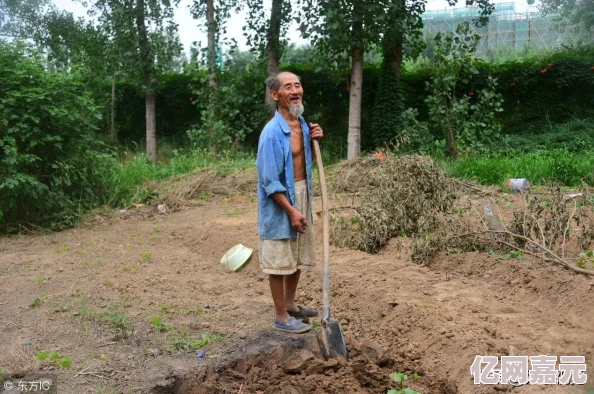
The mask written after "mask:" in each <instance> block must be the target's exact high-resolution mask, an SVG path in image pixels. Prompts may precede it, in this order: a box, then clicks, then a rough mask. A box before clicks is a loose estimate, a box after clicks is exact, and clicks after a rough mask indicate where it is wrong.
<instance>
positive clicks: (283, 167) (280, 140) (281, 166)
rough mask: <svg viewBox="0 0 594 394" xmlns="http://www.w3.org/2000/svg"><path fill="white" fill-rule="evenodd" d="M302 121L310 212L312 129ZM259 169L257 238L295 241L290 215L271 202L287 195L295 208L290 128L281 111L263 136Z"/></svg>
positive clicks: (259, 147) (260, 142) (258, 156)
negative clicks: (310, 134) (274, 196)
mask: <svg viewBox="0 0 594 394" xmlns="http://www.w3.org/2000/svg"><path fill="white" fill-rule="evenodd" d="M299 121H300V122H301V130H302V132H303V144H304V150H305V173H306V177H307V193H308V196H309V204H310V212H311V202H312V192H311V177H312V174H311V173H312V153H311V139H310V137H309V127H308V126H307V124H306V123H305V120H304V119H303V117H301V116H300V117H299ZM256 169H257V170H258V234H260V236H261V237H262V238H264V239H285V238H295V237H296V236H297V230H295V229H294V228H293V227H292V226H291V220H290V218H289V215H287V213H286V212H285V210H284V209H283V208H282V207H281V206H280V205H279V204H278V203H277V202H276V201H274V199H273V198H272V195H273V194H274V193H284V194H285V196H286V197H287V200H288V201H289V203H290V204H291V205H292V206H293V207H295V177H294V175H293V154H292V152H291V128H290V127H289V125H288V124H287V122H286V121H285V119H284V118H283V117H282V116H281V114H280V113H279V112H278V111H276V113H275V114H274V118H272V119H271V120H270V121H269V122H268V123H267V124H266V126H264V129H263V130H262V134H260V140H259V142H258V155H257V157H256ZM307 219H309V218H306V220H307ZM308 224H309V225H312V224H313V223H308Z"/></svg>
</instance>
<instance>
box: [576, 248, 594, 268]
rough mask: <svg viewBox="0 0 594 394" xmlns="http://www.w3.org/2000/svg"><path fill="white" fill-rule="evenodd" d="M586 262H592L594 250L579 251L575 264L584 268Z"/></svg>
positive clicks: (593, 260)
mask: <svg viewBox="0 0 594 394" xmlns="http://www.w3.org/2000/svg"><path fill="white" fill-rule="evenodd" d="M588 263H590V264H594V250H589V251H587V252H582V253H580V254H579V259H578V261H577V262H576V265H577V266H578V267H580V268H586V265H587V264H588Z"/></svg>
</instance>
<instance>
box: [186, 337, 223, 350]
mask: <svg viewBox="0 0 594 394" xmlns="http://www.w3.org/2000/svg"><path fill="white" fill-rule="evenodd" d="M222 340H223V337H221V336H219V335H215V334H210V333H204V334H202V335H201V336H200V339H196V340H194V341H192V343H191V346H192V349H200V348H203V347H204V346H206V345H210V344H213V343H217V342H221V341H222Z"/></svg>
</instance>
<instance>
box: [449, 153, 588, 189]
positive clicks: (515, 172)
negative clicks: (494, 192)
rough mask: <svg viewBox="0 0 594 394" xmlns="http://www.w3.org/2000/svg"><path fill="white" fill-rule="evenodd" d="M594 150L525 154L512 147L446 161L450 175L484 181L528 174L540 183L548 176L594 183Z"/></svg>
mask: <svg viewBox="0 0 594 394" xmlns="http://www.w3.org/2000/svg"><path fill="white" fill-rule="evenodd" d="M592 153H593V152H592V151H584V152H581V153H571V152H568V151H566V150H564V149H556V150H552V151H540V152H536V153H524V154H523V153H520V152H513V151H511V152H508V153H506V154H485V155H482V156H480V157H476V156H469V157H465V158H462V159H459V160H456V161H450V160H447V161H444V164H445V167H446V170H447V171H448V173H449V174H450V175H452V176H454V177H456V178H464V179H472V180H475V181H477V182H479V183H481V184H484V185H504V184H505V182H506V180H507V179H509V178H528V179H530V181H531V182H532V183H533V184H536V185H544V184H545V180H548V181H551V182H555V183H557V184H559V185H563V186H574V187H577V186H581V185H582V183H587V184H589V185H592V184H594V173H593V172H592V168H594V157H593V155H592Z"/></svg>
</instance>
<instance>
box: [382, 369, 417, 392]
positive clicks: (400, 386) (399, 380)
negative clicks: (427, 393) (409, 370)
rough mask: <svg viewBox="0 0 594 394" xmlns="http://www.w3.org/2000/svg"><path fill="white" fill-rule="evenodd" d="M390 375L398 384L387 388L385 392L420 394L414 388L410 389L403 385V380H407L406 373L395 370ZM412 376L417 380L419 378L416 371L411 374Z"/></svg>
mask: <svg viewBox="0 0 594 394" xmlns="http://www.w3.org/2000/svg"><path fill="white" fill-rule="evenodd" d="M390 377H391V378H392V380H393V381H394V382H395V383H396V384H397V385H398V387H397V388H395V389H389V390H388V393H387V394H421V393H419V392H418V391H415V390H413V389H410V388H408V387H404V382H406V381H407V380H408V375H407V374H405V373H402V372H395V373H394V374H392V375H391V376H390ZM413 378H414V379H415V380H419V379H420V377H419V375H417V373H416V372H415V374H414V375H413Z"/></svg>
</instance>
